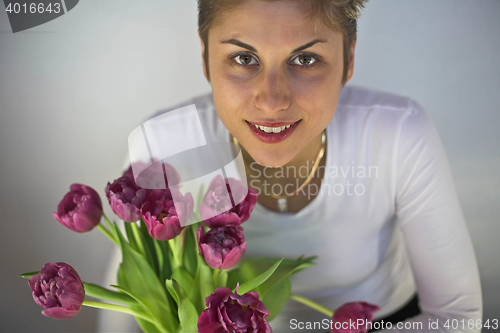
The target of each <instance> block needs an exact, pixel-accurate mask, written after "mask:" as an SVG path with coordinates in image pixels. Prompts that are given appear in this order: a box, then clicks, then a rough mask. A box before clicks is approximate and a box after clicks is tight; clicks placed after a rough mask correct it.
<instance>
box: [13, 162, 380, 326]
mask: <svg viewBox="0 0 500 333" xmlns="http://www.w3.org/2000/svg"><path fill="white" fill-rule="evenodd" d="M165 167H167V168H168V167H169V166H168V165H165ZM170 174H174V175H175V174H176V173H175V172H174V170H170ZM153 181H154V180H153ZM229 185H230V186H229ZM243 188H244V189H245V191H244V193H246V196H245V197H244V198H240V199H239V200H238V201H237V202H239V203H238V204H237V205H234V202H233V203H232V205H231V203H228V202H227V197H225V196H223V195H222V193H227V192H231V191H232V192H233V193H234V194H236V193H243V191H242V190H241V189H243ZM235 189H236V190H235ZM175 191H178V190H177V189H175V188H168V187H167V188H165V189H160V190H151V189H145V188H141V187H139V186H137V184H136V182H135V180H134V177H133V173H132V167H131V168H129V169H128V170H127V171H125V172H124V173H123V175H122V176H121V177H120V178H118V179H116V180H115V181H114V182H113V183H108V185H107V186H106V189H105V193H106V197H107V199H108V202H109V204H110V206H111V208H112V210H113V212H114V213H115V214H116V215H117V216H118V217H119V218H120V219H121V220H123V221H124V222H125V223H124V229H125V234H123V233H122V232H121V230H120V228H119V227H118V225H117V223H115V222H111V221H110V220H109V219H108V218H107V216H106V215H105V214H104V212H103V209H102V201H101V199H100V197H99V195H98V193H97V192H96V191H95V190H94V189H92V188H90V187H88V186H85V185H79V184H73V185H71V187H70V192H68V193H67V194H66V195H65V196H64V198H63V199H62V201H61V202H60V203H59V205H58V208H57V212H54V214H53V215H54V218H55V219H56V220H57V221H58V222H59V223H60V224H62V225H64V226H65V227H67V228H69V229H71V230H72V231H75V232H79V233H85V232H88V231H91V230H92V229H94V228H95V227H97V228H98V229H99V230H100V231H101V232H103V233H104V235H106V236H107V237H108V238H109V239H110V240H111V241H112V242H113V243H114V244H116V245H117V246H118V247H119V248H120V249H121V252H122V262H121V265H120V267H119V270H118V272H117V284H116V285H112V286H111V287H112V288H113V289H109V288H104V287H101V286H98V285H96V284H92V283H85V282H82V280H81V279H80V277H79V275H78V273H77V272H76V270H75V269H74V268H73V267H71V266H70V265H68V264H66V263H61V262H57V263H47V264H45V265H44V266H43V268H42V269H41V270H40V271H39V272H32V273H26V274H22V275H21V276H22V277H24V278H29V285H30V288H31V291H32V294H33V298H34V300H35V302H36V303H37V304H38V305H40V306H42V307H43V308H44V310H43V311H42V314H43V315H45V316H47V317H51V318H54V319H66V318H71V317H73V316H75V315H76V314H77V313H78V312H79V311H80V309H81V307H82V305H83V306H88V307H94V308H101V309H108V310H113V311H120V312H124V313H127V314H130V315H133V316H134V317H135V319H136V321H137V322H138V324H139V326H140V327H141V329H142V330H143V331H145V332H202V333H205V332H206V333H213V332H240V333H243V332H255V333H268V332H272V329H271V326H270V325H269V323H268V321H270V320H271V319H272V318H274V317H275V316H276V315H278V314H279V312H280V311H281V309H282V308H283V306H284V305H285V303H286V302H287V301H288V299H289V298H290V297H291V298H293V299H295V300H296V301H299V302H302V303H304V304H306V305H309V306H311V307H313V308H315V309H316V310H318V311H321V312H323V313H325V314H326V315H328V316H329V317H330V318H332V330H331V331H332V332H366V330H364V329H361V330H336V329H335V326H334V321H335V322H337V323H342V321H346V320H347V319H349V320H351V319H358V318H363V319H368V320H369V321H371V320H373V315H372V312H373V311H376V310H377V309H378V308H377V307H376V306H372V305H370V304H367V303H364V302H358V303H350V304H347V305H345V306H343V307H341V308H339V309H337V311H336V313H335V316H333V312H332V311H331V310H328V309H326V308H324V307H321V306H320V305H318V304H316V303H314V302H312V301H310V300H307V299H305V298H303V297H301V296H298V295H293V294H291V284H290V276H291V275H293V274H295V273H297V272H299V271H301V270H303V269H305V268H307V267H310V266H312V265H314V263H313V262H312V260H313V259H314V258H313V257H311V258H303V257H301V258H298V259H297V260H290V259H274V258H254V259H250V260H246V261H244V262H240V265H236V264H237V263H238V262H239V261H240V259H241V257H242V256H243V254H244V253H245V249H246V242H245V235H244V230H243V227H242V226H241V225H242V224H243V223H244V222H245V221H247V220H248V218H249V217H250V214H251V212H252V210H253V208H254V206H255V204H256V202H257V195H256V193H255V191H254V190H253V189H251V188H249V189H248V191H247V190H246V187H245V186H244V184H240V183H239V182H238V181H236V180H234V179H231V178H229V179H224V178H222V177H221V176H217V177H215V178H213V179H212V181H211V183H210V186H209V187H208V189H207V190H206V191H202V190H200V193H199V194H198V196H199V201H198V202H201V204H199V205H198V207H197V208H195V207H194V201H193V197H192V195H191V194H190V193H187V194H185V195H182V194H180V193H176V192H175ZM226 191H227V192H226ZM173 197H176V198H180V200H175V203H174V200H173ZM229 207H231V208H229ZM228 208H229V209H228ZM102 217H103V218H104V221H105V222H104V223H101V220H102ZM189 221H201V222H197V223H189ZM87 297H91V298H93V299H96V300H89V299H87ZM110 302H111V303H110ZM351 309H353V310H351ZM332 316H333V317H332ZM340 326H342V325H340ZM340 328H341V327H340Z"/></svg>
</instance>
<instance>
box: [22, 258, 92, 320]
mask: <svg viewBox="0 0 500 333" xmlns="http://www.w3.org/2000/svg"><path fill="white" fill-rule="evenodd" d="M29 285H30V288H31V292H32V294H33V299H34V300H35V302H36V303H37V304H38V305H40V306H41V307H43V308H44V309H45V310H43V311H42V314H43V315H44V316H47V317H50V318H54V319H66V318H71V317H74V316H75V315H76V314H77V313H78V311H80V307H81V306H82V303H83V300H84V299H85V289H84V288H83V283H82V281H81V280H80V277H79V276H78V273H77V272H76V271H75V269H74V268H73V267H71V266H70V265H68V264H66V263H63V262H56V263H47V264H45V265H44V266H43V268H42V269H41V270H40V272H39V273H38V274H36V275H33V276H32V277H31V278H30V279H29Z"/></svg>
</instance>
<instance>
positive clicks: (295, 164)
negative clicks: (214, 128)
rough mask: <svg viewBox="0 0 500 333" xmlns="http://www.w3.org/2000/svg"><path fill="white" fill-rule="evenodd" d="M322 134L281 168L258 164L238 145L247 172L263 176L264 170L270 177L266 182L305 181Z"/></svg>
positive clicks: (318, 148)
mask: <svg viewBox="0 0 500 333" xmlns="http://www.w3.org/2000/svg"><path fill="white" fill-rule="evenodd" d="M322 133H323V132H321V133H319V135H317V136H316V137H315V138H314V139H313V140H311V142H310V143H309V144H308V145H307V146H306V147H304V149H302V150H301V151H300V152H299V153H298V154H297V155H295V156H294V157H293V158H292V159H291V160H290V161H289V162H288V163H286V164H285V165H283V166H281V167H266V166H263V165H260V164H258V163H257V162H255V160H254V159H253V158H252V156H251V155H250V154H249V153H248V152H247V150H246V149H245V147H243V146H241V144H240V148H241V151H242V154H243V159H244V161H245V164H246V166H247V167H248V168H247V170H248V169H250V170H253V171H254V172H255V173H257V174H260V175H264V170H265V171H266V173H265V174H266V175H271V176H272V177H271V178H270V179H269V178H268V182H273V179H274V181H276V182H281V181H288V180H290V179H295V178H299V179H305V178H306V177H307V175H309V173H310V172H311V169H312V167H313V165H314V162H315V161H316V159H317V157H318V153H319V151H320V149H321V146H322V144H321V136H322ZM230 139H231V141H232V139H233V137H232V135H231V138H230ZM324 155H326V151H325V152H324ZM306 170H307V171H306ZM275 174H276V175H277V177H275V176H274V175H275Z"/></svg>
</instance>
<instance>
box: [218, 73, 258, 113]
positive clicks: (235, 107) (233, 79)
mask: <svg viewBox="0 0 500 333" xmlns="http://www.w3.org/2000/svg"><path fill="white" fill-rule="evenodd" d="M252 92H253V80H252V79H251V78H249V77H248V75H235V74H232V73H228V72H227V71H225V70H220V68H217V69H216V71H214V73H213V77H212V93H213V96H214V103H216V107H217V108H218V110H220V111H223V112H224V113H229V112H230V113H231V115H233V116H234V115H235V114H237V113H239V112H242V111H243V110H244V109H245V106H246V107H248V106H249V105H251V104H250V103H251V102H252V96H253V93H252Z"/></svg>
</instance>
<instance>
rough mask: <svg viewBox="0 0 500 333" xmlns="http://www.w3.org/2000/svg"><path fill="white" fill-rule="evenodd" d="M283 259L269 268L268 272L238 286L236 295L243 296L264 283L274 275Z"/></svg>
mask: <svg viewBox="0 0 500 333" xmlns="http://www.w3.org/2000/svg"><path fill="white" fill-rule="evenodd" d="M282 261H283V259H281V260H278V261H276V262H275V263H274V264H273V265H272V266H271V267H269V269H268V270H266V271H265V272H264V273H262V274H260V275H258V276H256V277H254V278H252V279H250V280H248V281H246V282H244V283H242V284H240V287H239V289H238V294H240V295H243V294H245V293H247V292H249V291H251V290H255V288H257V287H258V286H260V285H261V284H263V283H264V282H266V280H267V279H269V277H270V276H271V275H272V274H273V273H274V271H275V270H276V268H278V266H279V265H280V264H281V262H282Z"/></svg>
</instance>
